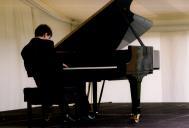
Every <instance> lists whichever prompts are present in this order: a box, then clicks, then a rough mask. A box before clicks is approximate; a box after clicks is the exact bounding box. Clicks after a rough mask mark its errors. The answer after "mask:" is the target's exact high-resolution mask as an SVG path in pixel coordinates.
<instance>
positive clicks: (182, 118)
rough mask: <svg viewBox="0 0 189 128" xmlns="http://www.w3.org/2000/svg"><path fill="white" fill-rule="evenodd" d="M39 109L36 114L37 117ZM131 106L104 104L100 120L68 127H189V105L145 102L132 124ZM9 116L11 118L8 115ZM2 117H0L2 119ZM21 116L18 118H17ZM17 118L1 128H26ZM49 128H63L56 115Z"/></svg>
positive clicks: (37, 124) (35, 124)
mask: <svg viewBox="0 0 189 128" xmlns="http://www.w3.org/2000/svg"><path fill="white" fill-rule="evenodd" d="M37 112H38V111H37V110H36V113H35V114H37ZM129 114H130V104H127V103H120V104H119V103H104V104H102V105H101V109H100V112H99V115H98V116H97V119H96V120H95V121H94V122H91V123H77V124H66V126H64V127H66V128H67V127H70V128H97V127H98V128H114V127H117V128H189V103H143V104H142V120H141V122H140V123H139V124H135V125H133V124H130V123H129V120H128V119H129ZM9 115H11V114H10V113H9ZM1 116H2V114H1V115H0V117H1ZM4 116H5V115H4ZM18 116H19V115H18ZM21 116H22V117H18V118H17V119H16V118H15V119H13V118H10V119H9V120H6V119H4V120H3V119H1V122H0V128H27V126H26V116H25V115H21ZM39 123H40V120H39V116H37V115H36V116H35V120H34V122H33V126H34V127H33V128H39V127H40V126H39ZM47 128H63V125H62V123H61V121H60V120H59V119H58V116H57V113H56V112H55V114H54V117H53V118H52V121H51V123H49V124H48V126H47Z"/></svg>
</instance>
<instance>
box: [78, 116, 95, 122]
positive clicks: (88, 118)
mask: <svg viewBox="0 0 189 128" xmlns="http://www.w3.org/2000/svg"><path fill="white" fill-rule="evenodd" d="M94 120H95V117H93V116H91V115H83V116H81V117H80V118H79V119H78V121H79V122H92V121H94Z"/></svg>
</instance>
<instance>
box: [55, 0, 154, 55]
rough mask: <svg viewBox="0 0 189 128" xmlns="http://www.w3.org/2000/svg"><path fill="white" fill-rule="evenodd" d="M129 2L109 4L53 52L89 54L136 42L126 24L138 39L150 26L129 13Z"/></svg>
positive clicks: (61, 42) (120, 1)
mask: <svg viewBox="0 0 189 128" xmlns="http://www.w3.org/2000/svg"><path fill="white" fill-rule="evenodd" d="M131 2H132V0H111V1H110V2H108V3H107V4H106V5H105V6H104V7H103V8H101V9H100V10H99V11H98V12H96V13H95V14H94V15H93V16H91V17H90V18H89V19H88V20H86V21H85V22H84V23H83V24H81V25H80V26H79V27H78V28H76V29H75V30H74V31H73V32H71V33H70V34H68V35H67V36H66V37H65V38H63V39H62V40H61V41H59V42H58V43H57V44H56V46H55V48H56V50H57V51H82V52H83V51H87V52H88V53H89V52H91V53H92V52H98V51H99V52H100V51H101V52H102V51H103V52H105V51H112V50H116V49H122V48H124V47H125V46H126V45H128V44H129V43H131V42H132V41H133V40H135V39H136V38H135V37H134V36H133V35H132V33H131V31H130V30H129V24H131V25H132V26H133V28H134V29H135V31H136V32H137V33H138V35H141V34H143V33H144V32H145V31H146V30H147V29H149V28H150V26H151V22H150V21H148V20H145V19H144V18H142V17H140V16H137V15H134V14H133V13H132V12H131V11H130V5H131ZM128 23H129V24H128ZM123 40H124V41H123Z"/></svg>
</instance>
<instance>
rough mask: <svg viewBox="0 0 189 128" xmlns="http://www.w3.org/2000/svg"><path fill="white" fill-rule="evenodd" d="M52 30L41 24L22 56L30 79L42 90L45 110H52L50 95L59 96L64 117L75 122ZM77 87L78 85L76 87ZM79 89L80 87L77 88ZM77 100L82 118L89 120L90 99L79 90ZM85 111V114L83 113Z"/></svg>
mask: <svg viewBox="0 0 189 128" xmlns="http://www.w3.org/2000/svg"><path fill="white" fill-rule="evenodd" d="M51 37H52V30H51V28H50V27H49V26H48V25H46V24H41V25H39V26H38V27H37V28H36V29H35V37H34V38H32V39H31V41H30V42H29V43H28V44H27V45H26V46H25V47H24V48H23V50H22V52H21V55H22V58H23V60H24V66H25V69H26V71H27V74H28V76H29V77H33V78H34V80H35V83H36V85H37V87H38V88H40V89H41V90H42V93H43V96H44V98H43V100H44V105H43V107H45V109H46V110H47V111H49V110H50V107H51V104H48V100H49V99H50V98H51V97H49V94H53V95H54V94H56V95H57V94H58V96H60V97H61V99H62V104H61V105H59V106H60V108H61V110H62V112H63V116H64V118H65V119H66V120H69V121H74V119H73V118H71V117H70V116H69V114H67V113H69V107H68V104H67V100H65V95H64V94H65V93H64V92H63V91H64V89H63V86H64V81H63V80H62V79H63V78H62V77H63V70H62V69H63V65H62V64H60V63H58V62H57V59H56V54H55V50H54V42H53V41H52V40H50V38H51ZM64 66H66V65H64ZM75 86H76V85H75ZM76 87H77V88H79V86H78V85H77V86H76ZM76 91H77V94H78V95H79V97H77V100H78V98H79V103H78V102H77V103H76V104H77V105H78V106H79V110H80V111H79V114H78V115H80V116H83V115H84V116H86V117H87V119H88V110H89V109H88V105H89V104H88V99H87V98H86V94H85V92H84V91H80V90H77V89H76ZM83 111H84V112H83Z"/></svg>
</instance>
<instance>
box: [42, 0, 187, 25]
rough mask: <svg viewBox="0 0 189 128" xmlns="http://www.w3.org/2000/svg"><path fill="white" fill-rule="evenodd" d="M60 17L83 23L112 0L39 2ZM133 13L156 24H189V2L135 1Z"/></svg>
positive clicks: (132, 5) (132, 6)
mask: <svg viewBox="0 0 189 128" xmlns="http://www.w3.org/2000/svg"><path fill="white" fill-rule="evenodd" d="M38 1H40V2H41V3H43V4H45V5H47V6H48V7H49V8H51V9H53V10H54V11H55V12H57V13H58V14H59V15H62V16H65V17H69V18H71V19H72V20H76V21H79V22H82V21H84V20H86V19H87V18H88V17H90V16H91V15H92V14H94V13H95V12H96V11H97V10H98V9H100V8H102V7H103V6H104V5H105V4H106V3H108V2H109V1H110V0H38ZM131 11H132V12H134V13H136V14H139V15H141V16H143V17H146V18H148V19H150V20H152V21H153V22H155V24H169V23H170V24H178V23H179V24H188V23H189V0H133V2H132V4H131Z"/></svg>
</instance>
